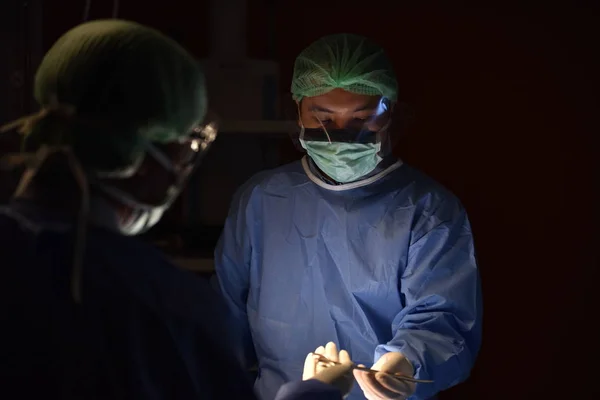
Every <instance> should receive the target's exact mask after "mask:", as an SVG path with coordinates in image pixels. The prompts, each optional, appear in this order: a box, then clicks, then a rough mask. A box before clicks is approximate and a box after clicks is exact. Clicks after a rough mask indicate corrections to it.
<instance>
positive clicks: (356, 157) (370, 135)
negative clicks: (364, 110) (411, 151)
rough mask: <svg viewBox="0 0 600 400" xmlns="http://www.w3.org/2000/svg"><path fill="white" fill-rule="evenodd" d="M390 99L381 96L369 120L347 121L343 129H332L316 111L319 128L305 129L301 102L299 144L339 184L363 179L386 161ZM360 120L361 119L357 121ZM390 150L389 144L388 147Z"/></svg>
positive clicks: (315, 116) (314, 115)
mask: <svg viewBox="0 0 600 400" xmlns="http://www.w3.org/2000/svg"><path fill="white" fill-rule="evenodd" d="M388 111H389V101H388V100H387V99H385V98H381V100H380V102H379V105H378V107H377V108H376V110H375V113H374V114H373V115H371V116H369V117H368V118H366V119H360V120H356V119H353V120H351V121H348V123H347V124H346V126H344V127H342V128H341V129H329V128H328V127H327V126H326V122H323V121H322V120H321V119H320V118H319V117H318V116H317V115H316V114H313V118H315V119H317V120H318V121H319V123H320V125H321V127H320V128H306V127H304V124H303V122H302V118H301V110H300V104H299V103H298V115H299V116H300V118H299V120H300V125H301V129H300V137H299V141H300V145H301V146H302V147H303V148H304V150H306V152H307V153H308V155H309V157H310V158H311V159H312V160H313V161H314V163H315V164H316V165H317V167H319V169H320V170H321V171H322V172H323V173H325V174H326V175H328V176H329V177H330V178H331V179H333V180H335V181H336V182H339V183H350V182H355V181H358V180H360V179H361V178H364V177H365V176H367V175H368V174H370V173H371V172H373V170H375V168H376V167H377V165H379V163H380V162H381V161H382V160H383V155H384V154H383V153H384V151H382V143H386V144H387V143H388V142H387V141H385V140H384V138H385V137H386V135H387V134H388V133H387V130H388V128H389V124H390V122H389V115H388V114H387V113H388ZM382 118H386V119H387V122H386V123H385V125H384V126H383V127H381V128H378V129H377V131H373V130H371V128H372V127H377V126H379V125H380V123H381V122H382ZM357 121H360V122H358V124H357ZM383 121H385V119H384V120H383ZM385 150H386V151H387V150H388V149H387V147H385Z"/></svg>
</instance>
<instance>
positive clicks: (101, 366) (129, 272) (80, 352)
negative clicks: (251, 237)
mask: <svg viewBox="0 0 600 400" xmlns="http://www.w3.org/2000/svg"><path fill="white" fill-rule="evenodd" d="M70 226H71V224H68V223H65V221H64V219H63V218H58V217H56V216H53V215H50V214H49V213H48V212H46V211H45V210H43V209H40V208H38V207H36V206H33V205H31V204H26V203H23V202H21V203H16V204H13V205H12V206H10V207H2V208H0V249H1V250H0V254H1V258H0V265H1V268H0V271H1V274H2V275H1V278H0V282H1V283H0V293H1V296H2V301H1V304H2V305H1V306H0V307H1V312H0V321H1V323H0V326H1V327H2V328H1V330H2V341H1V342H0V360H2V361H1V362H0V364H1V366H0V397H2V398H14V397H19V398H23V399H34V398H39V399H41V398H43V399H57V400H58V399H61V400H71V399H111V400H112V399H128V400H129V399H186V400H187V399H252V398H254V394H253V392H252V384H251V382H250V380H245V379H244V376H245V373H244V372H243V371H242V369H241V367H240V366H239V364H237V362H236V360H235V358H234V356H233V354H232V352H231V350H230V348H229V342H228V341H227V340H226V339H225V338H226V334H225V333H226V332H225V329H224V328H222V327H221V324H220V322H221V321H222V317H223V313H224V311H225V310H226V308H225V307H224V306H223V307H222V308H221V307H220V306H219V304H221V305H222V303H220V302H219V301H215V297H216V300H219V299H218V297H217V296H215V294H214V290H213V289H212V288H211V287H210V285H209V284H208V282H206V281H205V280H203V279H201V278H199V277H197V276H195V275H193V274H191V273H187V272H184V271H181V270H178V269H176V268H175V267H174V266H173V265H172V264H170V263H169V262H168V261H167V260H165V259H164V258H163V256H162V255H161V254H160V253H159V252H158V251H156V250H154V249H153V248H152V247H151V246H149V245H147V244H145V243H143V242H141V241H139V240H137V239H135V238H132V237H124V236H122V235H118V234H115V233H112V232H108V231H104V230H100V229H95V228H90V229H89V230H88V233H87V238H86V239H87V240H86V247H85V259H84V263H83V265H84V268H83V279H82V303H81V306H76V305H75V304H74V302H73V300H72V298H71V291H70V275H71V270H72V265H73V263H72V254H73V253H72V235H71V233H72V231H71V228H70ZM230 354H231V355H230Z"/></svg>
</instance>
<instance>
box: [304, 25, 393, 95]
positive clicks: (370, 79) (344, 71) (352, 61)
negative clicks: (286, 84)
mask: <svg viewBox="0 0 600 400" xmlns="http://www.w3.org/2000/svg"><path fill="white" fill-rule="evenodd" d="M333 89H344V90H346V91H348V92H352V93H357V94H364V95H370V96H384V97H387V98H388V99H390V100H391V101H392V102H395V101H396V100H397V97H398V83H397V81H396V75H395V73H394V69H393V68H392V65H391V63H390V61H389V60H388V58H387V57H386V55H385V53H384V51H383V49H382V48H381V47H380V46H378V45H376V44H374V43H372V42H370V41H369V40H368V39H366V38H364V37H362V36H357V35H352V34H338V35H331V36H325V37H323V38H321V39H319V40H317V41H316V42H314V43H312V44H311V45H310V46H308V47H307V48H306V49H304V51H302V53H300V55H299V56H298V58H296V63H295V64H294V76H293V78H292V94H293V97H294V99H295V100H296V101H300V100H302V98H304V97H314V96H320V95H322V94H325V93H327V92H329V91H331V90H333Z"/></svg>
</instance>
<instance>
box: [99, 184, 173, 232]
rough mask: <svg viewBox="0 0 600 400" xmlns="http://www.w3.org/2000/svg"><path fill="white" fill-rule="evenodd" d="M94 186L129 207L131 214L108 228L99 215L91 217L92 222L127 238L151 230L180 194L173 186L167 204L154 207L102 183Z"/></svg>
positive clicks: (168, 193) (168, 194) (169, 191)
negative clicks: (99, 218)
mask: <svg viewBox="0 0 600 400" xmlns="http://www.w3.org/2000/svg"><path fill="white" fill-rule="evenodd" d="M94 186H95V187H97V188H98V189H100V190H101V191H102V192H103V193H104V194H106V195H107V196H109V197H111V198H112V199H114V200H115V201H117V202H118V203H121V204H123V205H125V206H127V207H128V208H129V210H131V214H130V215H129V216H128V218H126V219H123V218H118V219H117V223H116V224H111V225H110V226H106V222H105V221H98V215H97V214H96V215H90V220H91V221H93V222H97V223H98V224H99V225H103V226H104V227H106V228H109V229H113V230H117V231H118V232H119V233H121V234H123V235H127V236H134V235H140V234H142V233H144V232H147V231H148V230H150V228H152V227H153V226H154V225H156V224H157V223H158V222H159V221H160V219H161V218H162V216H163V214H164V213H165V211H167V210H168V209H169V207H171V205H172V204H173V203H174V202H175V199H176V198H177V196H178V195H179V192H180V187H179V186H172V187H171V188H169V190H168V192H167V197H166V200H165V202H164V203H163V204H161V205H159V206H152V205H148V204H143V203H140V202H139V201H137V200H135V199H134V198H133V197H132V196H131V195H129V194H128V193H125V192H124V191H122V190H119V189H116V188H114V187H112V186H108V185H106V184H104V183H102V182H99V181H95V182H94ZM91 211H93V210H91Z"/></svg>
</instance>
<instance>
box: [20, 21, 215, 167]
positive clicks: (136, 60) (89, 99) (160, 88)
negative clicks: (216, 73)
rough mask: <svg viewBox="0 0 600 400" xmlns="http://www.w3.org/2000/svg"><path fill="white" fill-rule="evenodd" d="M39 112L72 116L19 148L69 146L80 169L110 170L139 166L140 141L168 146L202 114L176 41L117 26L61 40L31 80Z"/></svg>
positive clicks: (202, 96)
mask: <svg viewBox="0 0 600 400" xmlns="http://www.w3.org/2000/svg"><path fill="white" fill-rule="evenodd" d="M35 98H36V100H37V101H38V102H39V104H40V105H41V106H42V108H52V107H64V106H67V107H71V108H73V109H74V110H75V114H74V116H73V117H72V118H70V120H69V121H68V122H67V123H65V124H62V125H61V128H60V129H58V130H57V129H56V128H55V127H54V128H52V127H51V126H50V125H49V124H45V123H44V122H42V123H40V124H39V125H40V126H36V127H35V128H34V129H33V131H32V132H31V134H29V135H28V137H27V138H26V141H25V146H26V148H27V147H28V148H36V147H39V146H41V145H43V144H47V145H70V146H71V147H72V148H73V150H74V152H75V155H76V156H77V157H78V159H79V160H80V162H81V163H82V165H84V166H85V167H87V168H88V169H93V170H99V171H107V172H110V171H115V170H120V169H124V168H128V167H130V166H131V165H134V164H136V162H139V161H140V159H141V157H142V156H143V154H144V143H145V142H147V141H150V142H161V143H165V142H171V141H175V140H178V139H180V138H182V137H184V136H186V135H187V134H189V133H190V130H191V128H192V127H193V126H194V125H195V124H198V123H200V122H202V120H203V118H204V116H205V114H206V106H207V100H206V88H205V84H204V76H203V74H202V72H201V71H200V69H199V66H198V63H197V62H196V60H195V59H194V58H193V57H192V56H191V55H190V54H189V53H188V52H187V51H185V50H184V49H183V48H182V47H181V46H179V45H178V44H177V43H176V42H174V41H173V40H171V39H169V38H168V37H166V36H164V35H163V34H161V33H160V32H158V31H156V30H153V29H150V28H148V27H145V26H142V25H139V24H136V23H132V22H127V21H120V20H99V21H93V22H89V23H85V24H82V25H79V26H77V27H75V28H74V29H72V30H70V31H69V32H67V33H66V34H65V35H63V36H62V37H61V38H60V39H59V40H58V41H57V42H56V43H55V44H54V46H52V48H51V49H50V50H49V51H48V53H47V54H46V56H45V57H44V59H43V61H42V63H41V65H40V67H39V69H38V70H37V74H36V76H35Z"/></svg>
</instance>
